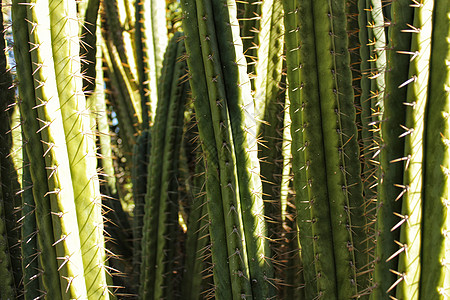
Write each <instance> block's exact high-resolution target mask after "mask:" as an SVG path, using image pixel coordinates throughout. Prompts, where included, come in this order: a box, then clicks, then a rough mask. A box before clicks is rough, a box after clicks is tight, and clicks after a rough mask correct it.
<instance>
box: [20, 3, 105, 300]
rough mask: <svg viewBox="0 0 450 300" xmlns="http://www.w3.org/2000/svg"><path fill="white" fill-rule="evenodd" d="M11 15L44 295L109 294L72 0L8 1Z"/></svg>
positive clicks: (65, 296) (102, 295) (95, 174)
mask: <svg viewBox="0 0 450 300" xmlns="http://www.w3.org/2000/svg"><path fill="white" fill-rule="evenodd" d="M13 16H14V21H13V22H14V23H15V27H14V28H15V30H14V39H15V43H16V45H15V54H16V55H15V56H16V60H17V74H18V77H19V80H20V85H19V92H20V97H21V99H20V110H21V115H22V118H23V119H24V126H23V128H24V135H25V139H26V150H27V154H28V157H29V160H30V173H31V178H32V181H33V188H32V189H33V195H34V198H35V203H36V219H37V225H38V230H39V235H38V238H39V250H40V254H41V255H40V258H41V265H42V268H43V274H42V278H43V283H44V289H45V293H46V295H47V297H49V298H52V299H68V298H91V297H94V298H102V299H103V298H109V296H110V295H109V287H108V281H107V277H108V275H107V272H106V262H105V259H106V257H105V249H104V236H103V218H102V207H101V196H100V192H99V182H98V177H97V172H96V158H95V144H94V140H93V138H92V136H93V135H92V132H91V130H90V119H89V118H90V114H89V112H88V110H87V108H86V100H85V97H84V94H83V92H82V81H81V76H80V61H79V43H78V28H79V27H78V22H77V19H76V6H75V3H74V2H70V1H59V2H55V1H50V2H49V1H45V0H44V1H41V0H37V1H32V2H30V3H29V5H26V3H25V4H24V3H19V2H18V1H14V2H13Z"/></svg>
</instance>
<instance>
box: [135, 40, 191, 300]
mask: <svg viewBox="0 0 450 300" xmlns="http://www.w3.org/2000/svg"><path fill="white" fill-rule="evenodd" d="M180 37H181V33H176V34H175V35H174V37H172V39H171V41H170V43H169V45H168V49H167V51H166V55H165V59H164V62H165V63H164V67H163V70H162V76H161V81H160V87H159V89H158V91H159V97H158V98H159V101H158V108H157V111H156V116H155V123H154V126H153V127H152V131H151V132H152V135H151V136H152V139H151V145H152V146H151V152H150V163H149V165H148V168H149V169H148V174H149V175H148V180H147V181H148V184H147V194H146V197H145V198H146V199H145V215H147V216H149V217H147V218H145V219H144V226H143V235H142V246H141V247H142V266H141V286H140V295H141V297H143V298H144V299H148V298H152V299H153V298H154V299H160V298H161V297H173V296H174V293H175V292H174V291H175V289H174V288H173V287H172V285H173V284H174V278H173V277H172V276H170V275H172V274H173V273H171V272H170V270H171V266H172V264H173V263H174V260H175V257H174V252H173V251H174V246H173V245H174V243H175V242H176V238H175V236H176V234H175V233H176V231H177V230H178V225H177V221H178V192H177V183H176V181H177V173H178V157H179V151H180V141H181V137H182V129H183V126H182V122H183V120H184V118H183V114H184V106H185V104H186V99H187V83H186V82H185V81H184V79H183V77H184V75H185V72H186V71H185V63H184V62H183V61H179V59H180V57H181V56H182V53H183V52H184V45H183V43H181V42H179V39H180ZM156 266H157V267H156Z"/></svg>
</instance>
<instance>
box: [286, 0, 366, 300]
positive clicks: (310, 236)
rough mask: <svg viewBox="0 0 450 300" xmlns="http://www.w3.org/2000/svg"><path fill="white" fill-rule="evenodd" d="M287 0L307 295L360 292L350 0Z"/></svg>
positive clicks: (299, 219) (359, 194)
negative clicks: (346, 5)
mask: <svg viewBox="0 0 450 300" xmlns="http://www.w3.org/2000/svg"><path fill="white" fill-rule="evenodd" d="M326 3H327V5H324V3H319V2H317V1H315V2H314V1H288V0H286V1H284V2H283V5H284V9H285V27H286V28H285V32H286V37H285V38H286V55H287V57H286V59H287V74H288V84H289V86H288V87H289V98H290V101H291V105H290V111H291V118H292V125H291V126H292V128H291V134H292V155H293V171H294V176H295V177H294V187H295V190H296V193H297V200H296V203H297V212H298V216H297V222H298V227H299V231H300V243H301V248H302V258H303V264H304V265H305V266H314V268H306V267H305V269H304V276H305V294H306V298H307V299H313V298H315V297H320V298H321V297H324V298H326V299H349V298H352V297H354V296H358V281H359V280H360V278H358V272H359V271H360V269H362V267H363V266H364V264H363V263H362V261H363V259H364V255H363V253H364V249H361V248H360V246H361V241H362V240H364V236H363V230H362V227H363V225H364V220H363V215H362V213H361V206H362V205H363V198H362V186H361V177H360V163H359V151H358V147H357V143H356V135H357V132H356V125H355V109H354V107H353V90H352V85H351V81H352V78H351V73H350V66H349V65H350V64H349V53H348V48H347V47H348V46H347V38H346V37H347V34H346V32H345V28H346V26H345V24H346V18H345V13H344V11H343V10H344V2H343V1H341V2H339V1H338V2H336V1H327V2H326Z"/></svg>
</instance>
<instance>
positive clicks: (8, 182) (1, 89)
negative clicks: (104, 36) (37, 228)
mask: <svg viewBox="0 0 450 300" xmlns="http://www.w3.org/2000/svg"><path fill="white" fill-rule="evenodd" d="M1 8H2V4H1V3H0V13H2V14H1V15H0V29H1V32H2V33H3V32H4V26H3V12H2V10H1ZM0 49H2V50H1V51H0V274H1V275H0V298H1V299H15V297H16V296H17V295H18V294H19V293H20V290H21V289H22V288H23V287H22V286H21V278H22V267H21V265H20V247H18V242H19V240H20V230H18V228H17V221H18V216H17V215H18V213H17V208H19V207H20V203H18V202H19V201H20V197H18V196H17V194H16V193H17V192H18V191H19V189H20V186H19V183H18V181H17V171H16V170H15V169H14V165H13V160H12V156H11V155H10V153H11V152H12V145H13V142H12V134H11V124H12V112H13V108H14V106H13V104H14V101H15V99H14V90H13V88H12V79H11V74H10V73H9V71H8V70H7V65H8V64H7V60H6V55H5V52H4V51H5V39H4V37H3V35H0Z"/></svg>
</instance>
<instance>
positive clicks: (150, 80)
mask: <svg viewBox="0 0 450 300" xmlns="http://www.w3.org/2000/svg"><path fill="white" fill-rule="evenodd" d="M135 14H136V23H135V24H136V36H135V42H136V63H137V66H138V71H139V76H138V77H139V82H140V93H141V101H142V104H141V106H142V113H143V118H146V119H147V123H149V122H153V121H154V118H155V113H156V107H157V104H158V101H157V99H158V80H159V77H160V76H161V69H162V63H163V56H164V51H165V49H166V47H167V43H168V39H167V29H166V24H165V22H166V7H165V2H164V1H158V0H150V1H142V0H140V1H136V2H135ZM145 111H146V112H145ZM145 126H148V125H146V124H145V121H144V127H143V128H144V129H145V128H146V127H145Z"/></svg>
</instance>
